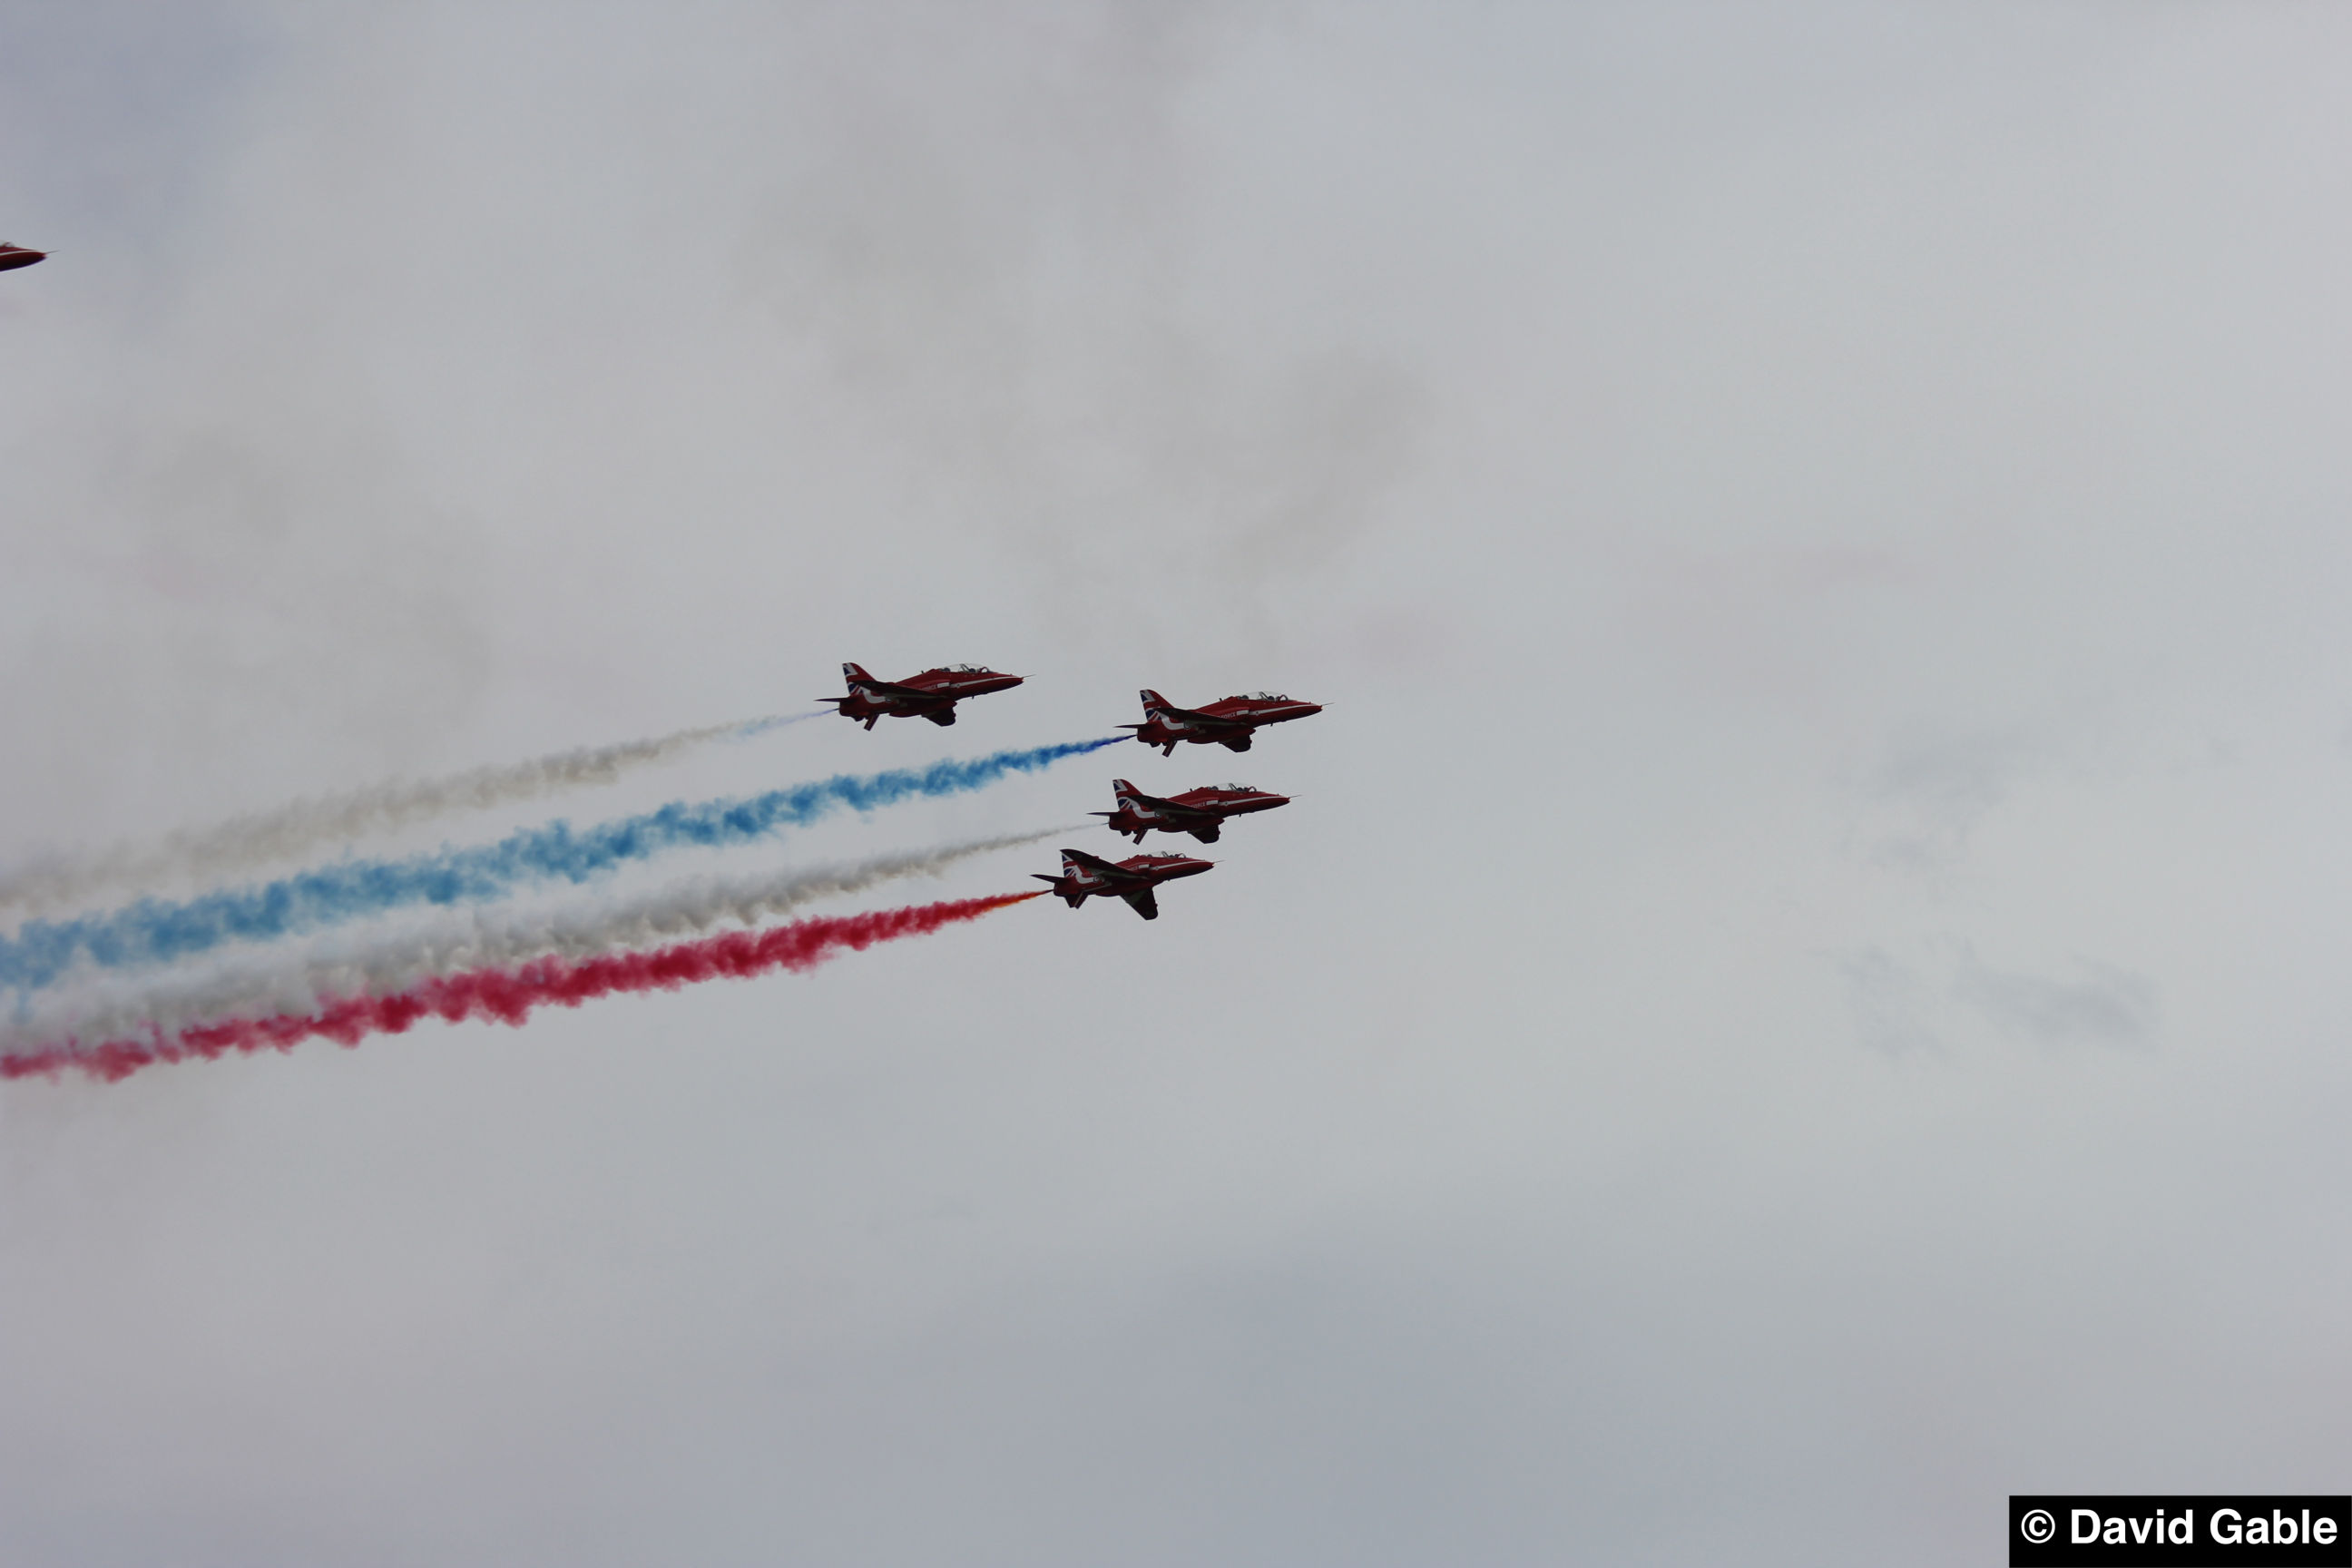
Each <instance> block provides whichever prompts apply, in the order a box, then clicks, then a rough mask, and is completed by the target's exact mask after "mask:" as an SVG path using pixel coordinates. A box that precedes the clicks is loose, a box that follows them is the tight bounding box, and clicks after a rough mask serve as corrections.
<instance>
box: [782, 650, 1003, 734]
mask: <svg viewBox="0 0 2352 1568" xmlns="http://www.w3.org/2000/svg"><path fill="white" fill-rule="evenodd" d="M841 676H842V679H844V680H846V681H847V682H848V683H849V695H848V696H846V697H820V698H818V699H817V700H818V701H819V702H830V703H833V704H835V709H836V710H837V711H838V712H839V713H840V714H841V716H842V717H843V718H845V719H853V720H863V721H865V724H866V728H867V729H868V730H871V729H872V728H874V721H876V720H877V719H880V718H884V717H888V718H893V719H929V721H931V722H932V723H934V724H940V725H947V724H952V723H954V722H955V721H956V713H955V705H956V704H957V703H959V702H961V701H962V700H964V699H965V698H967V697H982V696H985V695H987V694H988V693H989V692H992V691H1003V690H1005V689H1008V688H1011V687H1015V686H1018V685H1020V684H1021V683H1022V681H1023V680H1024V679H1026V678H1025V677H1023V676H1018V675H1000V674H998V673H997V672H996V671H995V670H992V669H991V668H988V667H987V666H986V665H984V664H950V665H942V666H940V668H935V669H927V670H925V671H923V672H922V673H921V674H920V675H910V676H908V678H907V679H904V680H897V681H892V680H877V679H874V678H873V677H872V676H870V675H868V674H866V670H865V668H863V667H862V666H859V665H855V664H845V665H843V666H842V667H841Z"/></svg>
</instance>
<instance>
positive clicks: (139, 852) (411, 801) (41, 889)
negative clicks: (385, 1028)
mask: <svg viewBox="0 0 2352 1568" xmlns="http://www.w3.org/2000/svg"><path fill="white" fill-rule="evenodd" d="M825 712H826V710H824V709H819V710H816V711H815V712H813V713H793V714H789V715H782V716H779V717H774V718H768V719H753V720H750V721H744V722H741V723H735V724H711V725H706V726H705V727H703V728H701V729H698V730H680V731H677V732H676V733H675V734H669V735H657V736H656V737H654V738H653V739H651V740H648V741H624V742H621V743H619V744H618V745H612V746H583V747H581V748H580V749H578V750H576V751H570V752H556V753H554V754H553V755H552V756H545V757H534V758H532V759H531V760H530V761H529V762H522V763H503V764H499V765H495V766H491V767H484V768H474V769H471V770H469V771H467V772H466V773H452V774H450V775H449V776H448V777H446V778H438V779H416V780H411V779H396V780H394V781H393V782H391V783H389V784H374V785H372V786H370V787H369V788H366V789H361V790H353V791H352V792H350V793H349V794H346V795H322V796H318V797H315V798H312V799H307V800H297V801H292V802H289V804H287V805H281V806H279V807H278V808H277V809H276V810H274V811H264V812H256V813H254V814H253V815H251V816H239V817H232V818H231V819H230V820H228V821H226V822H223V823H217V824H215V825H214V826H210V827H192V828H187V829H184V830H183V831H181V832H178V833H174V834H173V835H172V836H171V837H167V838H165V839H163V841H162V842H161V843H156V844H146V845H139V844H126V845H118V846H116V847H113V848H111V849H106V850H100V851H97V852H95V853H91V854H87V855H73V854H67V855H58V856H51V857H47V858H43V859H40V860H37V861H33V862H30V863H27V864H26V865H22V866H18V867H16V868H10V869H8V870H5V871H0V910H5V909H22V910H27V911H37V910H43V909H49V908H54V907H55V906H57V905H59V904H63V903H68V902H71V901H73V900H78V899H80V898H83V897H86V896H88V895H89V894H91V893H94V892H98V891H100V890H102V889H109V888H123V887H137V886H145V887H152V886H154V885H155V884H156V883H158V882H161V881H163V880H165V879H172V878H175V877H177V878H191V879H204V878H207V877H215V876H218V875H220V874H221V873H224V872H229V871H241V870H250V869H252V868H256V867H259V866H266V865H268V864H270V863H271V862H273V861H279V860H290V859H293V858H297V857H299V856H300V855H303V854H305V853H307V852H308V851H310V850H312V849H315V848H317V847H319V846H320V845H321V844H329V843H334V842H337V841H339V840H343V839H351V838H357V837H362V835H365V834H370V833H390V832H394V831H395V830H397V829H399V828H403V827H407V826H412V825H414V824H415V823H419V822H425V821H429V820H430V819H432V818H434V817H436V816H446V815H449V814H452V813H456V812H462V811H480V810H484V809H487V808H488V807H490V806H494V805H507V804H509V803H510V802H513V801H519V800H530V799H533V798H535V797H537V796H540V795H551V794H553V793H555V792H556V791H558V790H566V789H582V788H586V787H588V786H590V785H593V784H611V783H613V782H614V781H615V780H617V779H618V778H620V777H621V775H622V774H623V773H627V772H629V771H630V770H632V769H635V768H640V767H644V766H646V765H647V764H649V763H659V762H665V761H667V760H668V759H669V758H671V757H675V756H677V754H678V753H679V752H686V751H689V750H691V749H693V748H694V747H696V746H701V745H707V744H709V743H710V742H714V741H723V740H729V739H744V738H748V737H750V736H752V735H758V734H763V733H765V732H766V731H770V730H775V729H780V728H782V726H784V725H786V724H796V723H798V722H800V721H802V720H803V719H815V718H822V717H824V714H825Z"/></svg>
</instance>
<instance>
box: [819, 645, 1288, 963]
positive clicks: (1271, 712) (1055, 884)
mask: <svg viewBox="0 0 2352 1568" xmlns="http://www.w3.org/2000/svg"><path fill="white" fill-rule="evenodd" d="M841 674H842V679H844V680H845V681H846V682H847V683H848V686H849V694H848V695H847V696H846V697H826V698H822V699H820V700H821V701H825V702H830V703H832V704H833V705H834V707H835V711H837V712H838V713H840V715H841V716H842V717H843V718H845V719H851V720H856V721H859V722H862V723H863V724H864V725H865V726H866V728H867V729H868V730H871V729H873V728H874V721H876V720H877V719H881V718H886V717H887V718H897V719H929V721H931V722H932V723H934V724H952V723H954V722H955V721H956V715H955V705H956V704H957V703H959V702H961V701H962V700H964V699H966V698H968V697H983V696H986V695H987V694H988V693H989V692H992V691H1003V690H1005V689H1008V688H1011V687H1015V686H1018V685H1020V684H1021V683H1022V681H1023V680H1024V679H1025V678H1024V677H1023V676H1018V675H1001V674H999V673H997V672H996V671H995V670H992V669H991V668H988V667H987V666H986V665H980V664H951V665H942V666H940V668H935V669H927V670H924V671H923V672H922V673H921V674H919V675H910V676H908V678H907V679H904V680H895V681H893V680H877V679H874V677H872V676H871V675H868V674H867V673H866V670H865V669H864V668H863V667H861V666H858V665H855V664H845V665H843V666H842V667H841ZM1322 711H1323V710H1322V707H1321V706H1320V705H1319V704H1318V703H1313V702H1301V701H1300V700H1297V698H1295V697H1286V696H1283V695H1282V694H1280V693H1279V692H1273V691H1259V692H1254V693H1252V694H1250V695H1249V696H1246V697H1224V698H1220V699H1219V700H1216V701H1214V702H1211V703H1209V704H1207V705H1205V706H1203V707H1200V708H1179V707H1177V706H1176V705H1175V704H1174V703H1172V702H1171V701H1169V700H1167V699H1166V698H1164V697H1162V696H1160V693H1158V692H1157V691H1153V690H1150V689H1148V688H1147V689H1145V690H1144V692H1143V722H1142V723H1140V724H1123V725H1121V726H1120V728H1121V729H1126V730H1132V731H1135V738H1136V739H1137V740H1139V741H1140V742H1143V743H1144V744H1145V745H1147V746H1158V747H1160V748H1161V751H1160V754H1161V755H1162V756H1169V757H1172V756H1174V755H1175V754H1176V747H1177V745H1178V743H1179V742H1185V741H1191V742H1195V743H1197V744H1201V745H1219V746H1223V747H1225V748H1226V749H1227V750H1229V751H1234V752H1246V751H1248V750H1249V749H1250V740H1251V737H1252V736H1253V735H1255V733H1256V731H1258V730H1259V729H1260V728H1261V727H1263V726H1265V725H1267V724H1284V723H1287V722H1289V721H1291V720H1293V719H1304V718H1306V717H1307V716H1308V715H1309V714H1314V713H1320V712H1322ZM1111 791H1112V798H1113V799H1114V800H1116V801H1117V802H1118V809H1117V810H1116V811H1097V812H1095V813H1093V814H1092V815H1094V816H1101V817H1108V819H1109V821H1108V823H1107V824H1106V826H1108V827H1109V828H1110V830H1111V831H1112V832H1114V833H1117V834H1119V835H1121V836H1122V837H1124V836H1126V835H1129V834H1132V835H1134V837H1135V841H1136V842H1137V843H1138V844H1140V843H1142V842H1143V836H1144V835H1145V834H1147V833H1150V832H1152V831H1153V830H1155V829H1156V830H1158V831H1159V832H1161V833H1189V834H1191V835H1192V837H1195V838H1197V839H1199V840H1200V841H1201V842H1202V843H1203V844H1214V843H1215V842H1216V841H1217V835H1218V833H1219V831H1220V829H1222V828H1223V826H1224V823H1225V820H1226V818H1228V817H1234V816H1248V815H1249V814H1250V813H1252V812H1259V811H1272V810H1273V809H1274V808H1275V807H1276V806H1278V805H1289V804H1290V797H1289V796H1288V795H1276V794H1274V793H1272V792H1271V791H1268V790H1262V789H1255V788H1252V787H1251V786H1250V785H1248V784H1207V785H1203V786H1202V787H1201V788H1199V789H1188V790H1186V791H1184V792H1183V793H1182V794H1181V795H1170V796H1168V797H1167V798H1166V799H1164V800H1163V799H1161V798H1160V796H1158V795H1146V794H1144V793H1143V792H1142V791H1141V790H1139V789H1138V788H1136V787H1135V785H1133V784H1129V782H1128V781H1127V780H1125V779H1113V780H1112V781H1111ZM1215 864H1216V862H1214V861H1213V860H1196V859H1194V858H1192V857H1191V856H1189V855H1130V856H1129V857H1128V858H1126V859H1124V860H1106V859H1103V858H1101V857H1100V856H1097V855H1089V854H1087V852H1086V851H1085V850H1083V849H1065V850H1063V851H1062V874H1061V875H1060V876H1058V877H1048V876H1046V875H1045V873H1044V872H1042V871H1040V872H1033V873H1031V874H1032V875H1033V876H1034V877H1035V878H1036V879H1037V880H1039V881H1041V882H1044V883H1046V884H1047V885H1048V886H1050V887H1051V888H1052V889H1053V890H1054V895H1055V897H1056V898H1058V899H1060V900H1062V901H1063V902H1064V903H1066V904H1068V905H1069V906H1070V908H1072V909H1074V910H1075V909H1079V908H1081V907H1083V906H1084V905H1085V903H1086V901H1087V900H1088V899H1090V898H1093V897H1094V896H1095V895H1096V894H1097V893H1110V894H1114V895H1116V896H1117V897H1118V898H1120V899H1123V900H1126V901H1127V904H1128V907H1129V908H1130V909H1132V910H1134V911H1135V912H1136V913H1137V914H1139V915H1141V916H1142V917H1143V918H1144V919H1145V920H1148V921H1156V920H1158V919H1159V918H1160V900H1158V899H1157V898H1156V897H1154V896H1153V889H1156V888H1158V887H1159V886H1160V883H1162V882H1172V881H1174V880H1175V879H1178V878H1180V877H1197V876H1199V875H1200V874H1201V873H1202V872H1203V871H1206V870H1209V869H1211V868H1213V867H1214V866H1215Z"/></svg>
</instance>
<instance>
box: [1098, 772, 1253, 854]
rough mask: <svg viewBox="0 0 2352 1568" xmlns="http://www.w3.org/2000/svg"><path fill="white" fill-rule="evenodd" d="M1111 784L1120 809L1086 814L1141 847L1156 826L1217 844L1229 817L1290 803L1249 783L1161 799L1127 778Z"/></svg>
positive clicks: (1189, 791)
mask: <svg viewBox="0 0 2352 1568" xmlns="http://www.w3.org/2000/svg"><path fill="white" fill-rule="evenodd" d="M1110 784H1111V788H1112V790H1113V791H1114V792H1115V793H1116V794H1117V795H1118V810H1117V811H1092V812H1088V813H1087V816H1108V817H1109V818H1110V821H1109V822H1108V823H1107V824H1105V826H1108V828H1109V829H1110V830H1111V831H1112V832H1113V833H1132V834H1134V835H1135V841H1136V842H1137V843H1138V844H1140V843H1142V842H1143V836H1144V835H1145V834H1147V833H1149V832H1150V831H1151V830H1152V829H1153V828H1155V827H1156V828H1158V829H1160V832H1162V833H1189V834H1191V835H1192V837H1195V838H1197V839H1199V840H1200V841H1201V842H1202V843H1203V844H1214V843H1215V842H1216V841H1217V828H1218V826H1219V825H1221V824H1222V823H1223V821H1224V820H1225V818H1227V817H1228V816H1246V815H1247V814H1248V813H1250V812H1253V811H1272V810H1273V809H1274V808H1275V807H1276V806H1277V805H1289V804H1290V797H1289V796H1288V795H1268V794H1267V793H1266V792H1265V791H1264V790H1262V789H1252V788H1251V787H1250V786H1249V785H1247V784H1212V785H1209V786H1207V787H1205V788H1202V789H1188V790H1186V791H1185V792H1184V793H1183V794H1182V795H1171V796H1170V797H1169V798H1168V799H1166V800H1161V799H1160V798H1159V797H1158V796H1157V795H1146V794H1144V793H1143V792H1142V791H1141V790H1139V789H1138V788H1136V787H1135V786H1134V785H1133V784H1129V783H1128V782H1127V781H1126V780H1125V779H1113V780H1111V781H1110Z"/></svg>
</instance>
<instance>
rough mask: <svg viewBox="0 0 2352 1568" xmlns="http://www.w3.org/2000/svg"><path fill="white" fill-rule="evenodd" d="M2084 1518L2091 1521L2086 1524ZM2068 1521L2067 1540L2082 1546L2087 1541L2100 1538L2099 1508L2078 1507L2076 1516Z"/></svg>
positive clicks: (2075, 1512) (2075, 1511)
mask: <svg viewBox="0 0 2352 1568" xmlns="http://www.w3.org/2000/svg"><path fill="white" fill-rule="evenodd" d="M2084 1520H2088V1521H2090V1523H2089V1524H2087V1525H2085V1524H2084V1522H2083V1521H2084ZM2067 1522H2068V1530H2067V1540H2068V1541H2069V1542H2071V1543H2072V1544H2074V1545H2076V1546H2081V1545H2084V1544H2085V1543H2086V1542H2093V1541H2096V1540H2097V1539H2098V1538H2099V1510H2097V1509H2095V1508H2078V1509H2076V1510H2074V1518H2073V1519H2072V1520H2070V1521H2067Z"/></svg>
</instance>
